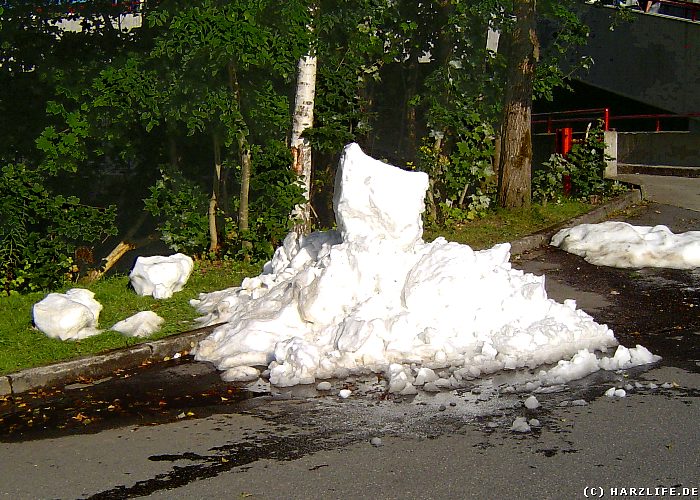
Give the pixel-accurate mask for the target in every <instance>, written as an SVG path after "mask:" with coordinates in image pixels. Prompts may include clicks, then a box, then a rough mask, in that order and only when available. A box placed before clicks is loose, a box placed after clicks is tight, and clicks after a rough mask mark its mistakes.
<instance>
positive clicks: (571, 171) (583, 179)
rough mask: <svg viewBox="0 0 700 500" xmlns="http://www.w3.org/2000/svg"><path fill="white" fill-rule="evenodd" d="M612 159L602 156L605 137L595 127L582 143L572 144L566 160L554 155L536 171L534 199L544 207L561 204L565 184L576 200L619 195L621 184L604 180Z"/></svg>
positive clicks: (603, 154)
mask: <svg viewBox="0 0 700 500" xmlns="http://www.w3.org/2000/svg"><path fill="white" fill-rule="evenodd" d="M611 159H612V158H611V157H609V156H608V155H606V154H605V133H604V132H603V129H602V128H601V126H600V124H598V125H597V126H596V127H593V128H591V129H590V130H589V131H588V132H587V134H586V138H585V139H584V140H583V141H581V142H575V143H574V144H573V146H572V148H571V151H570V152H569V154H568V155H567V156H566V157H564V156H562V155H560V154H556V153H555V154H553V155H552V156H551V157H550V158H549V161H546V162H544V163H543V168H542V169H540V170H537V171H535V173H534V174H533V178H532V187H533V193H532V195H533V198H534V199H535V200H537V201H540V202H544V203H546V202H547V201H555V202H559V201H561V199H562V196H563V195H564V182H565V180H566V181H567V182H570V183H571V196H573V197H574V198H577V199H582V200H587V199H588V198H589V197H590V196H595V195H598V196H610V195H614V194H618V193H620V192H622V191H624V188H623V187H622V186H621V185H620V183H618V182H616V181H611V180H608V179H605V165H606V161H607V160H611Z"/></svg>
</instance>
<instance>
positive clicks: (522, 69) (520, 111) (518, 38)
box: [498, 0, 539, 208]
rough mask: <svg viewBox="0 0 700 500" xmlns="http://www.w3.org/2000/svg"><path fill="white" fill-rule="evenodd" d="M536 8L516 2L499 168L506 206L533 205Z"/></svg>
mask: <svg viewBox="0 0 700 500" xmlns="http://www.w3.org/2000/svg"><path fill="white" fill-rule="evenodd" d="M535 9H536V0H519V1H518V2H515V26H514V29H513V31H512V33H511V34H510V36H511V38H512V43H510V54H509V58H508V69H507V71H508V79H507V87H506V94H505V103H504V107H503V123H502V126H501V152H500V159H499V163H500V165H499V169H498V175H499V177H498V194H499V196H498V197H499V203H500V205H501V206H502V207H506V208H518V207H525V206H529V205H530V197H531V176H532V173H531V166H532V137H531V135H530V126H531V115H532V87H533V81H534V78H535V66H536V64H537V61H538V60H539V43H538V40H537V34H536V32H535Z"/></svg>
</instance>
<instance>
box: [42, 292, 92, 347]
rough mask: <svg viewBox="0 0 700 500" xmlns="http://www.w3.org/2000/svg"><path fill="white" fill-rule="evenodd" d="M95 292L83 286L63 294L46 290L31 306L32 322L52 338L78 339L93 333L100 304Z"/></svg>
mask: <svg viewBox="0 0 700 500" xmlns="http://www.w3.org/2000/svg"><path fill="white" fill-rule="evenodd" d="M94 296H95V294H94V293H92V292H91V291H90V290H85V289H83V288H71V289H70V290H68V291H67V292H66V293H50V294H48V295H47V296H46V298H44V299H43V300H40V301H39V302H37V303H36V304H34V307H33V308H32V316H33V318H34V325H36V327H37V328H38V329H39V330H41V331H42V332H43V333H45V334H46V335H47V336H49V337H52V338H58V339H61V340H78V339H84V338H86V337H90V336H92V335H97V334H98V333H100V330H98V329H97V321H98V319H99V317H100V311H102V304H100V303H99V302H97V301H96V300H95V299H94Z"/></svg>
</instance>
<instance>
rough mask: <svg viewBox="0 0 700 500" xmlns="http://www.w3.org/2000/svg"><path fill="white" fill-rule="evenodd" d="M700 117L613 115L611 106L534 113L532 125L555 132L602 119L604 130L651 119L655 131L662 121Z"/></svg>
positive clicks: (696, 115) (693, 114) (695, 115)
mask: <svg viewBox="0 0 700 500" xmlns="http://www.w3.org/2000/svg"><path fill="white" fill-rule="evenodd" d="M692 118H700V113H684V114H672V113H646V114H635V115H612V114H611V113H610V109H609V108H593V109H574V110H570V111H554V112H550V113H533V114H532V126H533V128H534V127H535V126H538V125H546V132H547V133H553V132H554V131H555V130H556V129H559V128H564V127H571V128H574V126H575V124H580V123H585V124H586V125H587V124H588V123H591V122H596V121H601V122H602V126H603V130H610V129H611V125H610V124H611V123H614V122H621V121H625V120H641V121H651V120H653V122H652V123H654V127H655V131H656V132H660V131H661V130H662V126H661V125H662V121H664V120H671V119H674V120H677V119H692Z"/></svg>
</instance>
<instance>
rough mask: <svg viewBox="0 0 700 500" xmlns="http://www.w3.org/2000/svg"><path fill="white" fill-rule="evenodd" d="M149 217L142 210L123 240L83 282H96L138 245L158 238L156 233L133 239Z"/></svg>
mask: <svg viewBox="0 0 700 500" xmlns="http://www.w3.org/2000/svg"><path fill="white" fill-rule="evenodd" d="M147 217H148V212H146V211H144V212H141V215H140V216H139V218H138V219H136V221H135V222H134V223H133V225H132V226H131V228H129V230H128V231H127V232H126V234H125V235H124V237H123V238H122V240H121V241H120V242H119V243H117V246H115V247H114V248H113V249H112V251H111V252H109V255H107V257H105V258H104V259H102V262H101V263H100V264H101V265H100V267H99V268H97V269H92V270H91V271H90V272H88V273H87V275H86V276H85V278H84V279H83V282H85V283H94V282H95V281H97V280H99V279H100V278H102V276H104V275H105V273H107V271H109V270H110V269H112V268H113V267H114V265H115V264H116V263H117V262H119V259H121V258H122V257H123V256H124V254H125V253H127V252H129V251H131V250H134V249H136V248H138V247H141V246H144V245H146V244H148V243H150V242H152V241H155V240H156V239H157V238H156V237H155V236H154V235H150V236H147V237H146V238H142V239H140V240H134V239H133V238H134V236H135V235H136V233H137V231H138V230H139V229H141V226H143V223H144V222H145V221H146V218H147Z"/></svg>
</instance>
